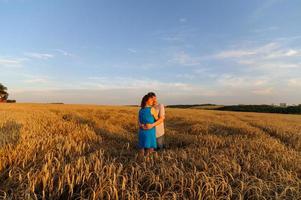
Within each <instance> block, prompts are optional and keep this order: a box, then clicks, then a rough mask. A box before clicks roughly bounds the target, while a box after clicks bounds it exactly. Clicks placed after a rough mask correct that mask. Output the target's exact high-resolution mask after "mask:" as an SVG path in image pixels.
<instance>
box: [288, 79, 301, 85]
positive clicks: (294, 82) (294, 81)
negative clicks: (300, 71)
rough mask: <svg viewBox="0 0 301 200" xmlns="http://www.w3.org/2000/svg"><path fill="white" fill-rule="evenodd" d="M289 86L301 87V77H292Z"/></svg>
mask: <svg viewBox="0 0 301 200" xmlns="http://www.w3.org/2000/svg"><path fill="white" fill-rule="evenodd" d="M288 86H292V87H301V79H300V78H291V79H289V80H288Z"/></svg>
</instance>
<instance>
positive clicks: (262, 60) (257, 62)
mask: <svg viewBox="0 0 301 200" xmlns="http://www.w3.org/2000/svg"><path fill="white" fill-rule="evenodd" d="M300 57H301V49H296V48H289V47H286V46H284V45H281V44H279V43H276V42H271V43H267V44H265V45H261V46H255V47H254V46H253V47H249V48H241V49H240V48H237V49H236V50H233V49H230V50H225V51H222V52H219V53H217V54H215V58H217V59H227V60H229V61H232V62H235V63H237V64H240V65H244V66H248V67H252V68H257V69H262V70H264V69H268V70H271V69H277V68H278V69H293V68H301V60H300Z"/></svg>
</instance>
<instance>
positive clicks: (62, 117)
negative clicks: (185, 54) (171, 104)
mask: <svg viewBox="0 0 301 200" xmlns="http://www.w3.org/2000/svg"><path fill="white" fill-rule="evenodd" d="M137 112H138V108H135V107H108V106H107V107H104V106H78V105H46V104H44V105H42V104H0V116H1V117H0V199H68V198H70V199H168V200H170V199H300V198H301V116H300V115H279V114H259V113H256V114H255V113H238V112H224V111H207V110H197V109H196V110H194V109H186V110H184V109H167V111H166V115H167V116H166V117H167V119H166V143H167V145H168V148H167V149H166V150H165V151H162V152H158V154H154V155H152V157H150V158H149V159H148V160H144V161H141V160H139V159H138V158H137V149H136V144H137V129H138V127H137Z"/></svg>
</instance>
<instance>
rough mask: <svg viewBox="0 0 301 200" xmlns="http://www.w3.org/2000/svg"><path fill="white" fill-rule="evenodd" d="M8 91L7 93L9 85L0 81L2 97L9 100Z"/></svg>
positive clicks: (0, 96)
mask: <svg viewBox="0 0 301 200" xmlns="http://www.w3.org/2000/svg"><path fill="white" fill-rule="evenodd" d="M7 98H8V93H7V87H5V86H4V85H3V84H2V83H0V99H4V100H7Z"/></svg>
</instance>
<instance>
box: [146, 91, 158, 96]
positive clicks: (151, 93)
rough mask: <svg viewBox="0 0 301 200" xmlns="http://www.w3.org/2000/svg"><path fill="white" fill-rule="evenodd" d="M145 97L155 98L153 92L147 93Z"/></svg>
mask: <svg viewBox="0 0 301 200" xmlns="http://www.w3.org/2000/svg"><path fill="white" fill-rule="evenodd" d="M147 95H148V96H150V97H155V96H156V94H155V93H154V92H149V93H147Z"/></svg>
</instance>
